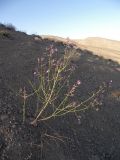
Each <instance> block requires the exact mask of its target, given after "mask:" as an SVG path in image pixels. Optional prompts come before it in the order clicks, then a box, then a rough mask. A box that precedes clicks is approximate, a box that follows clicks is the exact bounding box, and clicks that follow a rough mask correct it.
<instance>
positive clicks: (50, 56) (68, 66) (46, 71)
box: [20, 45, 104, 125]
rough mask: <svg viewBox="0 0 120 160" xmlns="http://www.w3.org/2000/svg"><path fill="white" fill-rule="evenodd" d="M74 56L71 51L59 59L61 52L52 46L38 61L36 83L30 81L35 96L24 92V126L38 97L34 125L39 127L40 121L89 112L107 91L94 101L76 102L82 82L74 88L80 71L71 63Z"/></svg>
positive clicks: (90, 98)
mask: <svg viewBox="0 0 120 160" xmlns="http://www.w3.org/2000/svg"><path fill="white" fill-rule="evenodd" d="M72 52H73V51H72V49H71V48H69V47H68V48H66V49H65V53H64V55H63V56H62V57H59V54H58V50H57V49H56V48H55V47H54V46H53V45H51V46H50V47H48V48H46V52H45V53H44V56H43V57H38V59H37V65H36V68H35V71H34V73H33V77H34V82H31V81H30V84H31V86H32V89H33V92H32V93H30V94H28V93H27V91H26V90H25V87H24V89H23V90H22V91H21V92H20V96H21V97H22V99H23V122H25V115H26V113H25V111H26V110H25V105H26V99H28V98H30V97H31V96H33V95H35V97H36V114H35V117H34V120H33V121H32V122H31V124H34V125H35V124H36V123H37V122H38V121H46V120H49V119H51V118H56V117H58V116H63V115H66V114H68V113H76V112H78V111H83V110H85V109H88V108H89V107H90V103H89V102H90V101H91V100H93V99H95V97H96V95H98V94H99V93H100V92H101V91H103V90H104V89H103V87H100V88H99V90H98V91H97V92H96V93H94V94H93V95H92V96H91V97H89V98H88V99H87V100H85V101H83V102H80V103H79V102H75V101H74V100H73V97H74V94H75V91H76V90H77V89H78V88H79V87H80V85H81V83H82V82H81V80H79V79H78V80H77V81H76V82H75V83H74V84H72V85H71V84H70V81H69V80H70V77H71V75H72V73H73V71H74V70H75V67H76V66H75V65H73V64H72V63H71V56H73V54H72ZM92 106H93V103H92Z"/></svg>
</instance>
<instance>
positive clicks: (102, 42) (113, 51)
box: [75, 37, 120, 63]
mask: <svg viewBox="0 0 120 160" xmlns="http://www.w3.org/2000/svg"><path fill="white" fill-rule="evenodd" d="M75 42H77V43H78V45H84V46H85V47H86V49H88V50H90V51H92V52H94V54H97V55H99V56H103V57H104V58H106V59H112V60H115V61H117V62H118V63H120V41H115V40H109V39H105V38H99V37H91V38H87V39H84V40H75Z"/></svg>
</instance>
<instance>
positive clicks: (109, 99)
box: [0, 26, 120, 160]
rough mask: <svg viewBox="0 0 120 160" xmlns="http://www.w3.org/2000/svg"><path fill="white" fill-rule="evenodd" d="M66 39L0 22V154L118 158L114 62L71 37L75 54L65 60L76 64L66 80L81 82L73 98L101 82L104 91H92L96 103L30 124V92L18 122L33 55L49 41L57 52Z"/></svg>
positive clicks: (38, 158) (24, 159)
mask: <svg viewBox="0 0 120 160" xmlns="http://www.w3.org/2000/svg"><path fill="white" fill-rule="evenodd" d="M66 43H67V42H66ZM66 43H63V42H61V40H60V41H55V40H54V39H49V38H42V37H40V36H38V35H27V34H26V33H23V32H20V31H15V30H14V29H11V28H9V27H6V26H1V27H0V159H1V160H16V159H17V160H120V152H119V151H120V71H119V68H120V65H119V64H118V63H116V62H114V61H112V60H110V59H108V60H107V59H104V58H103V57H99V56H97V55H95V54H94V53H93V52H90V51H88V50H85V49H83V48H82V47H80V48H78V47H77V46H75V44H74V43H73V44H71V49H74V50H75V53H76V54H77V55H80V57H79V58H78V59H74V56H76V54H74V56H73V59H72V60H71V61H70V63H72V64H74V65H75V66H76V70H75V71H74V72H73V74H72V76H71V78H70V81H71V83H73V84H74V82H75V81H76V80H80V81H81V84H80V87H79V89H78V90H77V92H76V93H75V97H74V99H73V100H74V101H77V102H81V101H82V100H86V99H87V98H89V96H90V95H91V94H93V92H95V91H96V90H98V88H99V86H101V85H102V84H103V83H104V84H106V88H105V92H103V93H102V94H101V95H100V96H98V97H97V100H100V102H101V105H100V106H99V107H95V108H94V107H93V108H89V109H88V110H86V111H83V112H79V113H77V114H75V115H74V114H69V115H67V116H63V117H59V118H55V119H52V120H50V121H45V122H40V123H38V125H31V123H30V122H31V120H32V119H33V118H34V114H35V111H34V110H35V104H36V103H35V99H34V97H33V99H31V100H30V101H29V102H27V106H26V108H25V109H26V111H27V113H26V121H25V123H24V124H23V123H22V113H23V112H22V111H23V110H22V101H21V98H20V97H19V96H18V93H19V91H20V89H21V88H24V87H26V88H27V91H29V90H30V89H29V88H30V85H29V81H30V80H31V81H33V80H34V78H33V74H34V71H35V69H36V65H37V64H36V61H37V59H38V57H42V56H43V55H44V53H45V52H46V47H49V46H50V45H53V46H55V47H56V48H57V50H58V52H57V56H58V57H62V56H63V54H64V50H65V48H66V45H67V44H66ZM81 46H82V45H81ZM111 49H112V48H110V50H111ZM63 91H64V89H63V90H62V93H61V97H59V99H58V101H59V100H60V99H61V98H62V97H63ZM96 103H97V102H96ZM56 137H57V138H56Z"/></svg>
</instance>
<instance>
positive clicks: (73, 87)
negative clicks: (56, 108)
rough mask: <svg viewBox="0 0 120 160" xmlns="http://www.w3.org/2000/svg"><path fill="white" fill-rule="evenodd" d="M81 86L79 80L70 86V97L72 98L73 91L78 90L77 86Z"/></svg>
mask: <svg viewBox="0 0 120 160" xmlns="http://www.w3.org/2000/svg"><path fill="white" fill-rule="evenodd" d="M80 84H81V81H80V80H77V82H76V83H75V84H74V85H73V86H72V88H71V89H70V91H69V95H70V96H74V92H75V90H76V89H77V88H78V86H79V85H80Z"/></svg>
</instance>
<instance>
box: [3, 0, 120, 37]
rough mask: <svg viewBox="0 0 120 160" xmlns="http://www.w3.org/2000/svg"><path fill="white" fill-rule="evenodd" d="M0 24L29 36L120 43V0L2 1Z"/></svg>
mask: <svg viewBox="0 0 120 160" xmlns="http://www.w3.org/2000/svg"><path fill="white" fill-rule="evenodd" d="M0 22H1V23H12V24H13V25H15V26H16V28H17V29H18V30H21V31H25V32H27V33H28V34H40V35H46V34H49V35H56V36H60V37H65V38H66V37H70V38H77V39H82V38H86V37H104V38H109V39H115V40H120V0H0Z"/></svg>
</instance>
